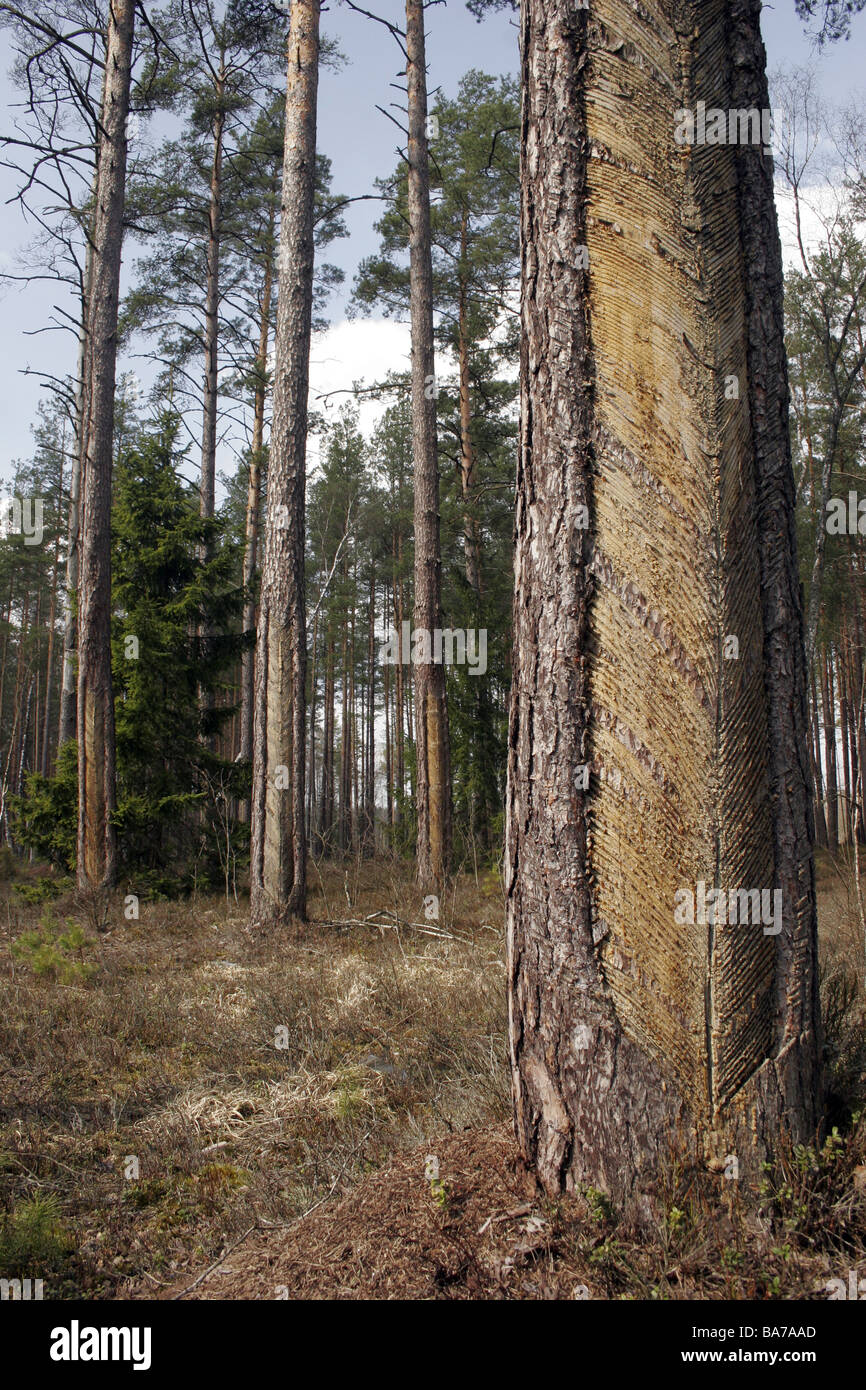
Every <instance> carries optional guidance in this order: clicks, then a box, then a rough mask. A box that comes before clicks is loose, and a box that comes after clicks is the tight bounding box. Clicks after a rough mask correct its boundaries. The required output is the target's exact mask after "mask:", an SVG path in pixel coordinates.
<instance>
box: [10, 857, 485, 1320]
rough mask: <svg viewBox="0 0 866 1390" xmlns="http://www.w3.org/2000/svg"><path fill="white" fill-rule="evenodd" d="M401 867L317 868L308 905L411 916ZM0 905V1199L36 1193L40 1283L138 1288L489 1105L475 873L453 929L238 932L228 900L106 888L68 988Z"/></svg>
mask: <svg viewBox="0 0 866 1390" xmlns="http://www.w3.org/2000/svg"><path fill="white" fill-rule="evenodd" d="M407 880H408V876H407V874H406V872H405V869H404V868H403V867H402V866H389V865H388V864H382V863H378V864H377V865H375V866H372V865H366V866H361V867H360V868H355V869H353V870H351V871H350V874H349V877H348V880H346V879H345V878H344V874H343V873H342V871H338V870H336V869H330V870H325V871H324V881H323V883H322V884H319V883H318V882H316V881H315V875H314V885H313V889H312V892H311V900H310V911H311V915H312V916H313V917H314V918H316V917H318V918H325V917H329V918H332V919H333V918H334V917H336V916H337V915H338V914H340V915H341V916H342V917H344V918H348V917H359V918H362V917H364V916H366V915H367V914H368V913H370V912H373V911H374V910H376V909H379V908H382V907H387V908H389V909H391V910H392V911H393V912H395V913H396V914H397V915H398V916H400V917H403V918H404V919H407V920H413V921H415V920H419V919H420V920H422V921H423V920H424V916H423V911H422V907H421V901H420V898H419V897H418V895H417V894H416V893H415V892H414V890H413V889H412V887H411V886H410V884H409V883H408V881H407ZM4 887H5V885H4ZM347 892H348V896H349V898H350V899H351V906H350V905H349V903H347ZM2 911H3V917H4V918H5V922H4V923H3V931H2V938H0V1057H2V1058H3V1059H4V1061H3V1064H2V1066H3V1083H2V1088H0V1090H2V1096H3V1100H2V1109H0V1183H2V1195H3V1199H4V1204H5V1207H6V1208H7V1210H12V1209H16V1208H17V1209H18V1210H24V1211H25V1213H26V1211H27V1203H28V1202H29V1201H30V1200H32V1199H33V1198H34V1197H37V1196H38V1195H39V1194H45V1193H52V1194H54V1195H55V1196H56V1198H57V1199H58V1201H59V1208H60V1213H61V1218H62V1228H63V1229H64V1230H65V1231H66V1232H68V1233H69V1234H70V1236H71V1237H72V1238H73V1239H72V1240H71V1242H70V1245H71V1246H73V1247H74V1253H71V1254H69V1255H68V1257H66V1258H64V1259H62V1260H61V1259H58V1261H56V1262H55V1263H56V1265H57V1268H55V1269H54V1270H53V1271H52V1277H51V1278H48V1279H47V1281H46V1295H49V1294H50V1296H53V1297H57V1296H64V1295H74V1294H78V1295H83V1296H85V1297H98V1298H112V1297H114V1298H117V1297H121V1298H122V1297H126V1296H128V1295H129V1293H130V1291H131V1290H132V1289H133V1288H137V1287H138V1286H139V1285H140V1284H141V1283H143V1282H148V1281H149V1286H150V1287H152V1288H153V1289H158V1288H159V1287H161V1286H162V1284H164V1283H166V1282H168V1281H171V1280H173V1279H174V1278H175V1277H176V1276H177V1273H178V1272H179V1271H187V1270H190V1271H198V1269H200V1268H201V1267H202V1265H203V1264H206V1263H207V1262H208V1260H210V1259H211V1258H213V1257H214V1256H215V1254H216V1253H217V1252H218V1251H219V1249H220V1248H221V1247H222V1246H223V1245H224V1244H225V1243H226V1242H227V1241H228V1242H229V1243H231V1241H232V1239H233V1238H236V1236H237V1235H238V1234H240V1233H241V1232H242V1230H243V1229H244V1228H245V1227H246V1226H248V1225H249V1223H250V1221H251V1220H252V1219H258V1220H262V1221H266V1222H285V1221H289V1220H291V1219H292V1218H294V1217H296V1216H297V1215H298V1214H299V1213H301V1212H303V1211H304V1210H306V1208H307V1207H308V1206H310V1205H311V1204H312V1203H313V1202H315V1201H316V1200H317V1199H318V1198H319V1197H321V1196H322V1194H323V1192H326V1191H327V1190H328V1189H329V1188H330V1187H331V1185H332V1183H333V1181H334V1178H335V1176H336V1175H337V1174H340V1175H341V1178H340V1180H341V1183H342V1184H345V1185H347V1186H348V1185H351V1184H352V1183H353V1182H355V1181H357V1179H358V1178H359V1177H360V1176H361V1175H362V1174H364V1173H365V1172H368V1171H370V1170H371V1169H372V1168H376V1167H378V1166H380V1165H381V1164H383V1163H385V1162H386V1161H387V1160H388V1159H389V1158H390V1157H391V1156H392V1155H393V1154H394V1153H395V1152H399V1151H400V1150H402V1149H405V1148H407V1147H412V1146H414V1145H416V1144H419V1143H425V1142H426V1141H427V1140H428V1138H430V1137H431V1136H433V1135H435V1134H441V1133H442V1132H448V1131H450V1130H461V1129H462V1128H463V1127H464V1126H465V1125H466V1124H470V1123H471V1124H472V1125H478V1124H481V1125H488V1124H489V1125H501V1124H502V1122H503V1120H504V1119H505V1117H506V1115H507V1105H508V1101H507V1085H506V1078H505V1074H504V1067H503V1055H504V1047H505V1039H504V1003H503V994H504V972H503V964H502V949H501V948H502V928H501V919H502V912H501V903H500V898H499V888H498V884H497V883H496V882H495V880H490V881H488V882H487V884H486V893H485V891H484V885H482V888H477V887H476V885H475V883H474V880H462V881H460V882H459V883H458V885H457V888H456V893H455V895H454V898H453V900H449V902H448V903H447V904H446V905H444V908H443V915H442V926H443V927H444V928H446V929H448V928H449V927H450V926H451V925H452V924H457V923H459V927H457V926H455V928H454V930H455V939H437V938H432V937H429V936H426V935H423V934H421V933H418V932H413V931H407V930H405V929H404V930H379V929H377V928H376V927H369V926H368V927H361V928H356V929H351V930H340V929H336V928H333V927H329V926H320V925H316V923H315V921H314V922H312V923H311V925H310V927H309V928H308V929H307V931H305V932H304V934H303V935H302V936H301V935H295V936H292V937H289V938H286V937H283V938H272V939H268V940H266V941H264V942H261V943H250V942H249V941H248V939H247V938H246V936H245V935H244V932H243V930H242V928H243V925H244V920H245V919H244V915H243V904H241V905H240V906H238V907H236V906H235V905H234V904H232V905H231V908H230V909H229V910H227V908H226V905H225V903H223V902H221V901H220V900H214V899H209V900H207V901H200V902H190V903H172V904H154V905H147V904H142V908H141V918H140V920H139V921H137V922H126V921H125V920H124V918H123V910H122V902H121V901H120V900H118V902H117V903H116V904H114V905H113V906H112V911H111V914H110V924H111V929H110V930H109V932H108V933H107V934H105V935H100V936H96V935H92V936H91V938H90V939H91V945H90V946H89V948H86V949H85V951H84V952H83V958H84V959H85V960H87V961H88V962H90V963H91V964H92V965H93V966H95V970H94V973H93V974H92V976H91V977H90V978H89V979H79V980H72V981H68V982H66V983H63V982H61V981H60V980H59V979H57V978H51V977H43V978H41V979H40V978H38V977H36V976H35V975H34V973H33V970H32V968H31V966H30V965H29V964H28V963H27V962H26V961H22V960H21V959H16V956H15V955H14V954H13V953H12V950H11V947H12V944H13V942H14V941H15V940H16V939H18V938H19V937H20V936H21V933H22V932H23V931H24V930H25V929H32V928H33V926H34V924H35V923H36V922H37V921H38V919H39V912H38V911H37V910H35V909H32V908H29V907H26V906H24V905H22V904H21V903H20V901H18V900H17V899H16V897H15V895H14V894H12V895H10V896H7V899H6V903H5V904H4V905H3V909H2ZM51 912H52V914H53V915H54V917H56V918H58V919H59V920H61V921H65V920H66V919H67V918H68V917H70V916H71V915H72V905H71V903H68V902H64V901H63V900H60V901H58V902H56V903H53V904H52V905H51ZM130 1156H135V1157H137V1159H138V1165H139V1176H138V1178H137V1179H134V1178H133V1179H128V1178H125V1177H124V1168H125V1167H129V1165H128V1164H127V1163H126V1160H127V1158H128V1157H130ZM251 1213H252V1215H251ZM0 1249H2V1247H0ZM0 1272H2V1273H4V1274H6V1273H7V1272H9V1273H11V1272H14V1271H11V1270H9V1271H7V1270H6V1269H4V1270H2V1271H0ZM23 1273H24V1274H25V1275H26V1274H28V1273H30V1274H33V1275H34V1276H38V1275H39V1274H41V1273H42V1271H41V1270H38V1271H33V1270H24V1271H23Z"/></svg>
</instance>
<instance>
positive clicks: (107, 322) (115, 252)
mask: <svg viewBox="0 0 866 1390" xmlns="http://www.w3.org/2000/svg"><path fill="white" fill-rule="evenodd" d="M134 24H135V0H113V3H112V5H111V7H110V11H109V19H108V34H107V41H106V57H105V62H106V72H105V85H104V92H103V104H102V116H101V135H100V141H99V155H98V161H97V171H96V198H95V204H96V205H95V209H94V219H93V246H92V257H93V266H92V279H91V285H90V296H89V304H88V328H87V333H86V336H85V340H86V348H87V354H88V363H87V366H86V368H85V370H84V372H83V373H82V379H83V381H84V383H85V390H86V395H85V402H86V407H87V418H86V424H85V425H84V427H83V443H84V456H83V467H82V479H81V541H80V545H81V556H80V570H79V576H78V865H77V870H78V887H79V889H81V890H86V889H93V888H103V887H109V886H111V884H112V883H113V881H114V872H115V833H114V825H113V821H112V817H113V812H114V806H115V790H114V773H115V756H114V700H113V694H112V687H111V469H112V446H113V439H114V389H115V367H116V362H117V314H118V302H119V293H120V259H121V252H122V248H123V209H124V202H125V196H126V123H127V117H128V114H129V88H130V72H131V64H132V40H133V29H134Z"/></svg>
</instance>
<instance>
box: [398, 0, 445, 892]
mask: <svg viewBox="0 0 866 1390" xmlns="http://www.w3.org/2000/svg"><path fill="white" fill-rule="evenodd" d="M406 54H407V59H408V61H407V65H406V79H407V86H408V109H409V201H408V207H409V277H410V300H411V324H412V460H413V465H414V477H415V504H414V525H415V617H414V621H415V631H416V632H420V633H426V634H427V639H428V641H429V644H430V650H431V653H432V649H433V634H434V633H435V632H436V630H437V629H439V628H441V626H442V560H441V553H440V544H439V463H438V455H437V444H436V378H435V365H434V352H433V263H432V251H431V243H430V176H429V159H428V153H427V132H426V123H427V70H426V60H425V44H424V4H423V0H406ZM415 751H416V761H417V787H416V809H417V815H418V848H417V855H418V881H419V883H420V884H421V886H422V887H438V888H439V889H440V890H441V887H442V884H443V882H444V880H445V876H446V875H447V873H448V870H449V867H450V860H451V771H450V749H449V741H448V708H447V703H446V697H445V668H444V666H443V665H442V663H441V661H440V662H435V661H434V660H432V658H431V659H430V660H419V661H416V663H415Z"/></svg>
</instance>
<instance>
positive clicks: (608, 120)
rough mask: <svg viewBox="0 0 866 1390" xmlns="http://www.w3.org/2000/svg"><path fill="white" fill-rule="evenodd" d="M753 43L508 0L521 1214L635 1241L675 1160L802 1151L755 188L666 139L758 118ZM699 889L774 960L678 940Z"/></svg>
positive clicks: (756, 157)
mask: <svg viewBox="0 0 866 1390" xmlns="http://www.w3.org/2000/svg"><path fill="white" fill-rule="evenodd" d="M758 12H759V7H758V4H757V0H691V3H686V4H673V3H668V0H655V2H654V3H653V4H652V5H651V6H649V7H641V8H639V9H637V10H635V9H633V8H631V7H625V6H621V5H619V4H618V3H615V0H608V3H603V4H602V5H601V6H600V7H599V6H594V7H593V9H592V11H586V10H581V9H577V8H576V7H574V6H573V5H572V4H570V3H569V2H568V0H533V2H532V3H531V4H529V3H525V4H524V7H523V12H522V20H521V25H522V65H523V114H522V127H523V130H522V184H523V207H522V277H523V298H522V315H523V330H524V331H523V362H522V402H521V417H522V422H521V443H520V455H519V463H518V479H517V515H516V558H515V567H516V570H515V601H514V651H513V688H512V707H511V715H510V733H509V743H510V747H509V768H508V797H507V846H506V874H507V880H506V891H507V919H508V973H509V996H510V998H509V1003H510V1049H511V1063H512V1078H513V1093H514V1105H515V1123H516V1130H517V1135H518V1139H519V1142H520V1144H521V1146H522V1149H523V1152H524V1154H525V1155H526V1157H527V1158H528V1159H529V1160H530V1161H531V1162H532V1163H533V1164H534V1166H535V1168H536V1171H537V1173H538V1175H539V1177H540V1179H541V1181H542V1183H543V1185H544V1186H545V1188H546V1189H547V1190H548V1191H550V1192H556V1191H560V1190H562V1189H563V1188H571V1187H574V1186H577V1185H579V1184H582V1183H590V1184H592V1185H594V1186H596V1187H601V1188H602V1189H603V1190H605V1191H607V1192H608V1193H610V1194H611V1195H612V1197H613V1198H614V1200H615V1201H616V1202H618V1203H620V1204H622V1205H623V1206H625V1207H626V1208H628V1209H630V1210H632V1211H634V1212H635V1214H638V1215H640V1214H645V1213H646V1212H647V1210H648V1209H649V1208H650V1207H651V1205H652V1189H653V1184H654V1182H655V1181H656V1180H657V1177H658V1174H659V1171H660V1170H661V1169H662V1168H663V1167H664V1166H665V1164H666V1162H667V1161H668V1159H669V1157H670V1154H671V1152H672V1150H679V1151H681V1152H685V1153H686V1154H691V1155H692V1156H693V1157H694V1158H695V1159H697V1160H704V1161H706V1162H708V1163H709V1164H710V1165H711V1166H713V1167H718V1166H720V1165H722V1164H723V1162H724V1160H725V1158H726V1157H727V1156H728V1155H729V1154H736V1155H737V1157H738V1159H739V1164H740V1174H741V1176H743V1177H745V1178H753V1177H755V1176H756V1175H757V1174H758V1173H759V1165H760V1162H761V1161H762V1160H763V1159H764V1158H765V1157H766V1156H767V1155H768V1154H769V1153H771V1152H772V1150H773V1148H774V1145H775V1143H776V1142H777V1141H778V1140H779V1139H780V1137H781V1136H782V1135H785V1136H787V1137H788V1138H790V1139H792V1140H793V1141H794V1142H802V1141H808V1140H810V1139H811V1138H813V1137H814V1134H815V1131H816V1128H817V1126H818V1124H819V1066H818V1055H819V1053H818V1015H817V996H816V959H815V958H816V923H815V898H814V883H813V874H812V823H811V817H812V812H811V782H810V776H809V752H808V743H807V740H808V722H807V721H808V713H807V685H806V674H805V672H806V667H805V660H804V641H803V616H802V611H801V607H800V596H799V588H798V584H797V564H796V539H795V532H794V493H793V475H792V471H791V460H790V452H789V447H790V446H789V439H788V431H787V408H788V388H787V373H786V365H785V357H784V345H783V339H782V276H781V256H780V250H779V241H778V233H777V229H776V223H775V212H774V206H773V193H772V166H771V164H770V162H769V159H768V158H766V157H765V156H764V155H763V153H762V150H761V148H760V146H757V147H752V146H747V147H734V146H718V145H715V146H712V145H693V146H681V145H678V144H677V143H676V142H675V141H674V138H673V134H674V113H675V111H676V110H677V109H678V108H688V107H691V108H694V107H695V106H696V104H697V101H698V100H703V101H705V102H706V104H707V107H721V108H723V109H725V110H727V109H729V108H742V107H750V106H757V107H759V108H760V107H766V106H767V104H768V103H767V93H766V80H765V76H764V51H763V45H762V43H761V40H760V33H759V26H758ZM582 246H585V247H586V248H587V251H588V268H585V261H584V258H583V256H582V255H580V254H579V253H578V248H579V247H582ZM732 377H736V378H737V380H738V382H739V388H740V389H739V395H738V398H736V399H733V398H731V397H730V395H729V394H728V392H727V389H726V388H727V382H729V380H730V378H732ZM583 509H585V510H583ZM731 636H735V637H736V638H737V640H738V656H737V657H736V658H732V657H731V652H732V650H733V649H732V647H731V646H730V644H728V645H727V646H726V639H727V638H729V637H731ZM584 767H586V768H587V769H588V774H589V785H588V788H584V778H583V772H582V769H583V768H584ZM700 882H703V883H705V884H706V890H707V892H709V891H710V890H712V889H714V888H720V889H724V890H769V891H770V893H771V898H770V901H771V902H772V891H773V890H774V889H777V888H778V889H780V890H781V892H782V928H781V931H780V932H779V934H778V935H775V936H774V935H765V934H764V932H763V925H762V923H760V922H758V923H752V922H745V923H741V924H739V925H737V924H733V925H729V924H728V923H727V921H726V922H725V923H721V922H719V923H718V924H713V923H712V922H707V923H704V924H702V923H700V922H699V921H697V920H696V923H695V924H694V925H693V924H689V923H688V922H687V921H683V922H681V923H678V922H677V920H676V916H677V914H676V905H677V902H678V899H677V893H678V892H679V891H680V890H690V891H691V892H692V894H693V895H694V897H695V899H697V896H698V884H699V883H700ZM710 915H711V914H710ZM696 917H697V914H696Z"/></svg>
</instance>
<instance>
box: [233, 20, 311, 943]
mask: <svg viewBox="0 0 866 1390" xmlns="http://www.w3.org/2000/svg"><path fill="white" fill-rule="evenodd" d="M318 77H319V0H295V3H294V4H293V6H292V11H291V22H290V27H289V37H288V73H287V81H286V127H285V151H284V158H283V191H282V215H281V221H280V249H279V257H278V298H277V328H276V342H275V350H274V356H275V374H274V408H273V422H272V425H271V448H270V458H269V464H268V500H267V524H266V528H265V544H264V556H263V562H262V585H261V598H260V601H259V622H258V638H257V650H256V699H255V727H254V735H253V797H252V837H251V855H250V858H251V863H250V912H251V921H252V923H253V924H255V925H260V926H261V925H265V924H268V923H278V922H282V921H284V920H286V919H287V918H288V917H296V918H298V919H300V920H304V919H305V917H306V897H307V890H306V864H307V840H306V831H305V814H304V813H305V806H304V790H305V771H306V729H305V712H306V711H305V704H306V679H307V670H306V667H307V643H306V616H305V608H304V603H305V595H304V485H305V477H306V449H307V396H308V390H309V372H310V332H311V323H312V308H313V259H314V249H313V201H314V195H315V181H316V102H317V93H318ZM280 769H285V771H284V772H281V771H280ZM286 774H287V780H288V785H286V786H283V785H282V782H283V781H284V780H285V779H286Z"/></svg>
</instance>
